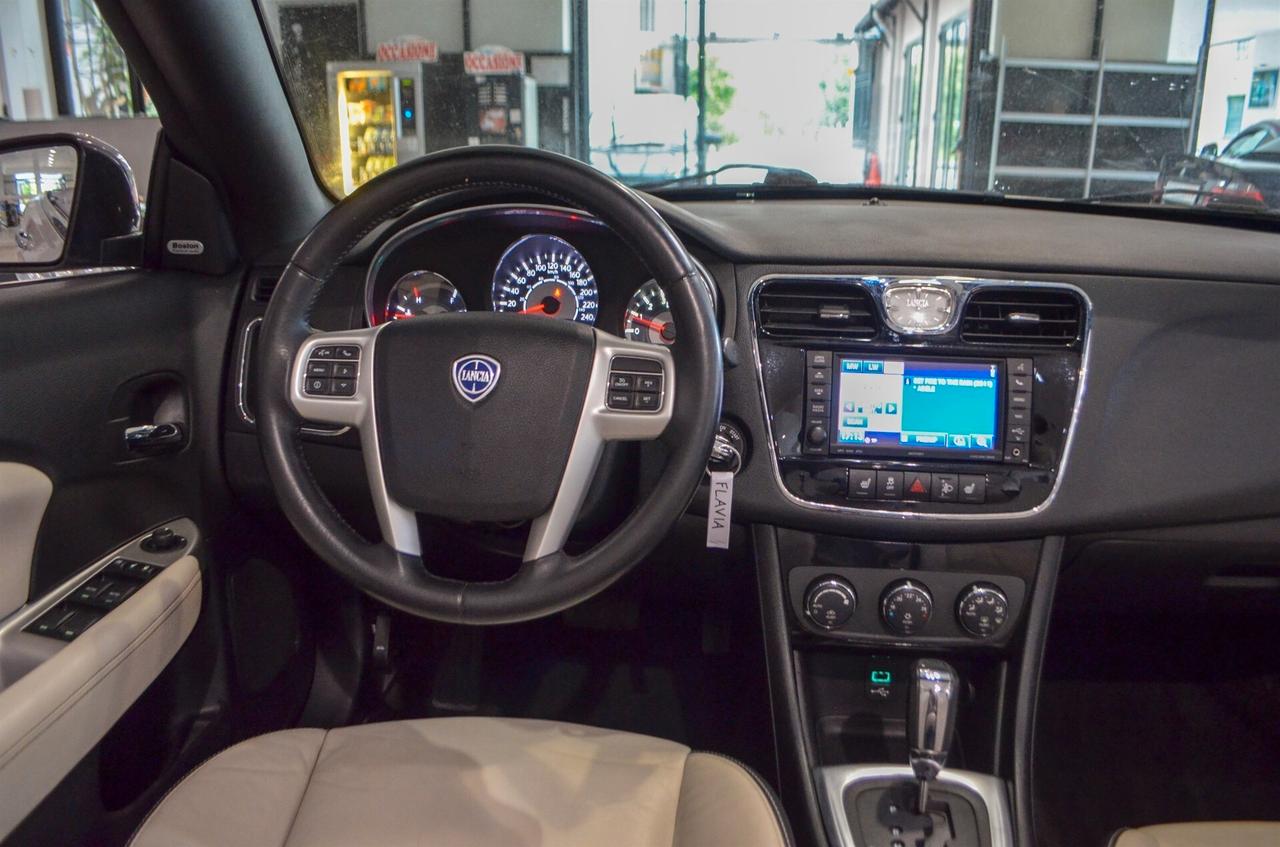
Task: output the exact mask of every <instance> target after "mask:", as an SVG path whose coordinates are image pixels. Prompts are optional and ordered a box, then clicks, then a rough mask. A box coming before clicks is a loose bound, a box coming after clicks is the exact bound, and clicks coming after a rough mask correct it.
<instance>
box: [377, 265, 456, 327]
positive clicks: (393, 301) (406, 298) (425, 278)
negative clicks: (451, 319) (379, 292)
mask: <svg viewBox="0 0 1280 847" xmlns="http://www.w3.org/2000/svg"><path fill="white" fill-rule="evenodd" d="M466 310H467V304H466V301H465V300H463V299H462V295H461V294H460V293H459V292H458V289H457V288H455V287H454V285H453V283H452V282H450V281H449V280H447V279H445V278H444V277H443V276H441V275H440V274H438V273H436V272H435V271H413V272H412V273H407V274H405V275H404V276H402V277H400V279H399V280H397V281H396V284H395V285H394V286H392V288H391V293H390V294H388V295H387V309H386V312H385V313H384V316H383V320H385V321H402V320H405V319H406V318H416V317H420V316H422V315H442V314H445V313H447V312H465V311H466Z"/></svg>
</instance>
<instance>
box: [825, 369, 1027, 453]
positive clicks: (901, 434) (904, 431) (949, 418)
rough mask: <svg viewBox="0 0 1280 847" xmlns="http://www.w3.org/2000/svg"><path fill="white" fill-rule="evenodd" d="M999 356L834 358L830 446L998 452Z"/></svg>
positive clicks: (874, 450)
mask: <svg viewBox="0 0 1280 847" xmlns="http://www.w3.org/2000/svg"><path fill="white" fill-rule="evenodd" d="M1001 372H1002V368H1001V365H1000V364H999V363H998V362H976V361H972V360H966V361H945V360H941V361H940V360H923V359H899V358H883V359H882V358H870V357H854V356H840V357H837V359H836V363H835V368H834V377H835V386H834V391H833V396H832V406H833V407H834V408H833V409H832V419H833V420H832V428H831V431H832V432H833V433H834V438H832V441H831V443H832V451H833V452H839V453H852V454H867V453H878V454H886V455H899V456H902V455H935V456H939V457H947V456H950V457H952V458H985V457H986V456H988V455H990V456H998V455H1000V454H999V452H998V451H999V449H1000V444H999V438H998V437H997V435H998V433H999V432H1000V430H999V425H1000V397H1001V396H1002V393H1001V385H1000V381H1001Z"/></svg>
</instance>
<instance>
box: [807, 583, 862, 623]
mask: <svg viewBox="0 0 1280 847" xmlns="http://www.w3.org/2000/svg"><path fill="white" fill-rule="evenodd" d="M856 608H858V594H857V592H856V591H854V590H853V586H852V585H850V584H849V583H847V582H845V581H844V580H843V579H840V578H839V577H835V576H828V577H823V578H822V579H819V580H816V581H815V582H813V583H811V584H810V585H809V588H808V590H806V591H805V593H804V613H805V616H806V617H808V618H809V620H811V621H813V622H814V623H815V624H817V625H818V626H820V627H822V628H823V629H835V628H836V627H840V626H844V625H845V624H846V623H848V622H849V618H851V617H853V610H854V609H856Z"/></svg>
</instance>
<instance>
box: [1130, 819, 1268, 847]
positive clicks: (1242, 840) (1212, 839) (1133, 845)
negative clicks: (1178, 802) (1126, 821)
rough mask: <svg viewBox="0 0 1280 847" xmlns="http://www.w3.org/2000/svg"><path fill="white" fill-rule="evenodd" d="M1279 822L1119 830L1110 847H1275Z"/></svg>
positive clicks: (1175, 824)
mask: <svg viewBox="0 0 1280 847" xmlns="http://www.w3.org/2000/svg"><path fill="white" fill-rule="evenodd" d="M1278 845H1280V821H1274V822H1272V821H1222V822H1213V823H1169V824H1160V825H1158V826H1144V827H1142V828H1141V829H1122V830H1120V831H1119V832H1117V833H1116V834H1115V835H1114V836H1112V838H1111V847H1278Z"/></svg>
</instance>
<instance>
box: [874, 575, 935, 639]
mask: <svg viewBox="0 0 1280 847" xmlns="http://www.w3.org/2000/svg"><path fill="white" fill-rule="evenodd" d="M931 617H933V595H931V594H930V593H929V589H928V588H926V587H925V586H924V584H923V583H920V582H914V581H912V580H909V579H904V580H900V581H898V582H895V583H893V584H892V585H890V586H889V587H888V588H886V589H885V590H884V594H881V595H880V620H882V621H884V625H885V626H887V627H888V628H889V629H890V630H891V631H893V632H894V633H896V634H898V635H915V634H916V633H918V632H919V631H920V630H921V629H922V628H923V627H924V625H925V624H927V623H928V622H929V618H931Z"/></svg>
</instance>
